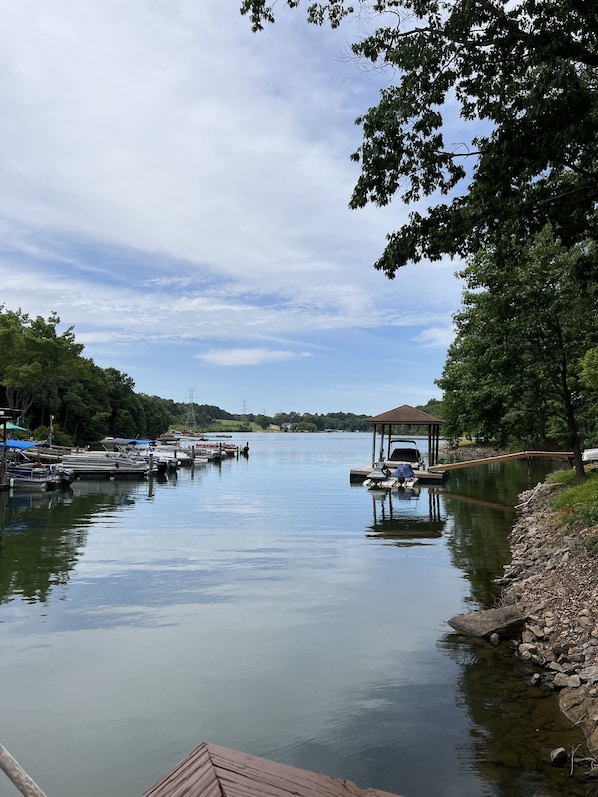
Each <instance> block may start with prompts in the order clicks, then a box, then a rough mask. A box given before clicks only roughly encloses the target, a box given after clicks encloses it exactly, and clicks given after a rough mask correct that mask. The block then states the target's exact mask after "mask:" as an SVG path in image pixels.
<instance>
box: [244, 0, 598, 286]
mask: <svg viewBox="0 0 598 797" xmlns="http://www.w3.org/2000/svg"><path fill="white" fill-rule="evenodd" d="M286 3H287V5H288V6H289V7H291V8H295V7H297V6H298V5H299V0H286ZM366 10H367V11H368V12H370V17H369V20H370V22H371V20H372V19H376V20H377V25H374V26H371V25H370V28H369V32H368V33H367V34H366V35H365V36H364V37H363V38H362V39H361V40H359V41H355V42H354V43H353V44H352V47H351V49H352V51H353V54H354V55H355V56H356V57H358V58H364V59H367V60H368V61H370V62H372V63H373V64H376V65H385V66H388V67H389V68H392V69H393V70H395V75H396V80H395V81H393V82H391V84H390V85H388V86H386V87H384V88H382V89H381V92H380V101H379V103H378V104H377V105H376V106H374V107H372V108H370V109H369V110H367V111H365V112H364V113H363V114H362V115H361V116H360V117H359V118H358V119H357V123H358V124H359V125H361V127H362V129H363V142H362V144H361V146H360V147H359V149H358V150H357V152H355V153H354V154H353V156H352V157H353V159H354V160H356V161H358V162H359V163H360V165H361V174H360V177H359V179H358V181H357V184H356V186H355V189H354V191H353V195H352V197H351V199H350V206H351V207H352V208H358V207H362V206H364V205H366V204H367V203H374V204H376V205H381V206H382V205H387V204H388V203H389V202H390V201H391V200H392V199H393V198H394V197H395V196H398V197H399V198H400V199H402V200H403V201H404V202H406V203H407V204H409V205H414V204H417V206H418V207H417V208H415V209H414V210H413V211H412V212H411V214H410V216H409V219H408V222H407V223H406V224H404V225H403V226H402V227H400V228H399V229H398V230H396V231H393V232H390V233H389V234H388V236H387V243H386V248H385V250H384V252H383V254H382V255H381V257H380V258H379V260H378V261H377V262H376V263H375V266H376V268H378V269H380V270H382V271H383V272H384V273H385V274H386V275H387V276H388V277H389V278H393V276H394V275H395V272H396V270H397V269H398V268H400V267H401V266H403V265H405V264H407V263H409V262H417V261H419V260H421V259H422V258H429V259H433V260H434V259H439V258H441V257H442V256H443V255H458V256H464V255H467V254H471V253H473V252H476V251H478V250H479V249H481V248H483V247H484V246H489V245H492V244H493V242H494V241H495V239H496V236H502V235H504V234H505V230H506V228H508V233H507V234H508V236H509V237H512V236H515V237H518V238H520V239H524V238H526V237H528V236H530V235H533V234H535V233H537V232H539V231H540V230H541V229H543V228H544V226H545V224H546V223H550V224H551V226H552V228H553V230H554V232H555V235H557V236H558V237H559V238H560V239H561V240H562V241H563V243H564V244H565V245H568V246H572V245H574V244H576V243H578V242H580V241H582V240H586V239H588V238H594V239H595V237H596V229H597V227H596V221H597V220H596V201H597V199H598V159H597V155H596V133H597V127H598V72H597V70H598V46H597V41H598V14H597V10H598V3H597V2H596V0H587V1H586V0H583V1H582V0H522V1H521V2H513V3H509V2H506V1H505V0H356V2H355V3H354V4H353V5H351V4H350V3H348V2H346V1H345V0H332V1H331V2H326V3H311V4H308V6H307V18H308V21H310V22H312V23H315V24H323V23H324V22H326V21H328V22H329V23H330V24H331V25H332V26H333V27H336V26H338V25H339V24H341V22H342V20H343V19H344V18H345V17H347V16H349V15H355V14H359V13H361V12H363V11H366ZM241 13H242V14H244V15H247V16H248V17H249V18H250V21H251V25H252V28H253V29H254V30H256V31H257V30H260V29H261V28H263V26H264V24H265V23H268V22H274V19H275V17H274V9H273V5H270V4H269V3H268V2H267V0H243V2H242V4H241ZM457 115H458V116H459V117H460V128H461V129H463V130H469V131H470V132H469V133H466V135H467V136H468V138H466V140H459V141H457V142H456V143H454V139H453V138H452V137H453V136H455V135H456V134H455V133H454V132H451V124H450V123H451V119H454V118H455V116H457ZM449 136H451V138H449ZM424 202H430V205H429V207H428V208H427V209H426V210H422V209H421V206H422V205H423V203H424Z"/></svg>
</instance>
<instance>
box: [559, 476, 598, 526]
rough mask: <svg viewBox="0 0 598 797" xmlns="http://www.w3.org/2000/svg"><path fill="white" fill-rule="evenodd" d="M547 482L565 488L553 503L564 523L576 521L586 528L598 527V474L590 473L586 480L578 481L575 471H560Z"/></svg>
mask: <svg viewBox="0 0 598 797" xmlns="http://www.w3.org/2000/svg"><path fill="white" fill-rule="evenodd" d="M547 481H548V482H550V483H552V484H562V485H563V486H564V487H563V490H562V491H561V492H560V493H559V494H558V495H557V496H556V497H555V499H554V500H553V501H552V502H551V506H552V507H553V508H554V509H556V510H557V511H558V512H559V513H560V515H561V519H562V522H563V523H569V522H575V521H576V522H578V523H583V524H584V525H585V526H598V472H595V471H589V472H588V473H587V475H586V478H585V479H577V478H576V476H575V471H573V470H570V471H558V472H557V473H553V474H551V475H550V476H549V477H548V479H547Z"/></svg>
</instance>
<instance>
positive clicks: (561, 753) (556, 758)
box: [550, 747, 569, 767]
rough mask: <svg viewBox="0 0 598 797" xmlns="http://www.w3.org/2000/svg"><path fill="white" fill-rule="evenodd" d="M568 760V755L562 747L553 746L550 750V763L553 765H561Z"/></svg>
mask: <svg viewBox="0 0 598 797" xmlns="http://www.w3.org/2000/svg"><path fill="white" fill-rule="evenodd" d="M568 760H569V756H568V755H567V751H566V750H565V748H564V747H555V748H554V750H551V751H550V763H551V764H552V766H553V767H562V766H563V765H564V764H566V763H567V761H568Z"/></svg>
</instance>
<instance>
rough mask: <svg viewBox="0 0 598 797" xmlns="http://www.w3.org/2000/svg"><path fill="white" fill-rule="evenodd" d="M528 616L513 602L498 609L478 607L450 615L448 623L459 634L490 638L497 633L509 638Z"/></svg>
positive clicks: (524, 610)
mask: <svg viewBox="0 0 598 797" xmlns="http://www.w3.org/2000/svg"><path fill="white" fill-rule="evenodd" d="M527 617H528V612H527V611H526V609H525V607H524V606H521V605H519V604H513V605H511V606H502V607H500V608H498V609H479V610H478V611H475V612H469V613H468V614H458V615H456V616H455V617H451V619H450V620H449V621H448V623H449V625H450V626H451V627H452V628H454V629H455V631H458V632H459V633H461V634H466V635H467V636H476V637H484V638H490V637H491V636H492V635H493V634H497V635H498V636H499V637H500V638H501V639H511V638H513V637H514V636H516V635H517V633H518V632H519V631H520V630H521V626H522V625H523V623H524V622H525V620H526V619H527Z"/></svg>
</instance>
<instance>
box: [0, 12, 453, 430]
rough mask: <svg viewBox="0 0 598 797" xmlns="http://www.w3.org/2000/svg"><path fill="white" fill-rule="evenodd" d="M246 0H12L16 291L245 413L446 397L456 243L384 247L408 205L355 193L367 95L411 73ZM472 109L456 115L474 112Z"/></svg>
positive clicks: (8, 301)
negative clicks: (250, 10) (396, 72)
mask: <svg viewBox="0 0 598 797" xmlns="http://www.w3.org/2000/svg"><path fill="white" fill-rule="evenodd" d="M239 5H240V1H239V0H218V2H207V0H127V2H123V0H85V2H81V0H44V2H43V3H39V1H38V0H19V1H18V2H17V3H15V2H14V0H0V10H1V12H2V25H1V26H0V75H1V76H2V78H1V83H0V87H1V88H0V92H1V105H2V114H1V116H0V137H1V146H0V277H1V285H2V291H1V293H0V303H3V304H4V305H5V307H6V308H8V309H11V310H16V309H17V308H21V309H22V310H23V311H25V312H28V313H29V314H31V315H34V316H35V315H43V316H44V317H47V316H48V315H49V313H50V312H52V311H56V312H57V313H58V315H59V316H60V318H61V322H62V323H61V330H62V329H64V328H66V327H68V326H73V327H74V331H75V336H76V339H77V341H78V342H80V343H83V344H84V345H85V351H84V354H85V355H86V356H88V357H91V358H92V359H93V360H94V361H95V362H96V363H97V364H98V365H99V366H101V367H114V368H117V369H119V370H120V371H123V372H124V373H126V374H128V375H129V376H130V377H132V378H133V380H134V381H135V386H136V390H137V391H139V392H143V393H149V394H152V395H159V396H162V397H164V398H171V399H174V400H175V401H182V402H185V401H188V400H189V397H190V394H191V391H192V392H193V398H194V400H195V401H196V402H197V403H199V404H214V405H218V406H220V407H222V408H223V409H226V410H228V411H229V412H233V413H237V412H254V413H261V412H265V413H266V414H268V415H273V414H275V413H276V412H279V411H291V410H293V411H296V412H300V413H303V412H314V413H315V412H335V411H346V412H355V413H367V414H377V413H379V412H384V411H385V410H388V409H391V408H392V407H396V406H399V405H401V404H412V405H415V404H422V403H425V402H426V401H427V400H428V399H430V398H432V397H440V391H439V390H438V388H437V387H436V386H435V385H434V380H435V379H436V378H438V377H439V376H440V374H441V372H442V368H443V365H444V360H445V356H446V349H447V346H448V344H449V343H450V341H451V336H452V325H451V316H452V314H453V313H454V312H455V311H456V310H458V309H459V306H460V298H461V290H462V286H461V284H460V282H459V280H458V279H457V278H456V277H455V271H457V270H458V268H460V267H461V265H462V264H460V263H459V262H452V261H450V260H448V259H447V260H446V261H443V262H440V263H420V264H417V265H411V266H408V267H406V268H404V269H402V270H400V271H399V272H398V274H397V277H396V278H395V279H394V280H393V281H389V280H388V279H387V278H386V277H385V276H383V275H382V274H381V273H379V272H377V271H376V270H375V269H374V268H373V263H374V262H375V260H376V259H377V258H378V257H379V255H380V254H381V252H382V250H383V248H384V244H385V235H386V233H387V232H390V231H392V230H394V229H396V228H397V227H398V226H400V224H401V223H402V221H403V220H405V219H406V217H407V213H408V210H409V209H408V208H406V207H404V206H403V205H402V204H401V203H400V202H398V201H397V202H395V203H394V204H393V205H392V206H390V207H387V208H383V209H380V208H375V207H368V208H366V209H363V210H357V211H350V210H349V209H348V202H349V199H350V195H351V191H352V188H353V186H354V184H355V181H356V179H357V177H358V165H356V164H354V163H352V162H351V161H350V158H349V156H350V154H351V153H352V152H353V151H354V150H355V149H356V148H357V147H358V146H359V143H360V140H361V136H360V129H359V128H358V127H357V126H356V125H355V124H354V120H355V118H356V116H357V115H358V114H359V113H361V112H363V111H365V110H366V109H367V108H368V107H370V106H372V105H374V104H376V103H377V101H378V93H379V91H380V88H382V87H383V86H384V85H388V83H389V82H390V81H391V80H393V79H394V78H395V76H393V75H392V73H390V72H384V71H380V70H367V69H364V68H363V66H360V65H359V64H357V63H355V62H354V61H352V60H350V59H348V58H347V57H346V51H347V45H348V43H349V42H350V41H351V40H352V38H353V37H354V36H355V35H360V33H361V32H362V31H361V29H360V25H363V24H367V22H364V20H361V21H357V22H355V23H352V24H351V25H349V26H346V27H343V26H341V28H340V30H337V31H330V30H329V29H327V28H313V27H311V26H308V25H307V24H306V22H305V21H304V16H303V12H302V11H301V10H298V11H294V12H292V11H289V10H288V9H286V8H283V7H282V6H281V5H280V4H279V7H280V19H279V21H278V22H277V23H276V24H275V25H274V26H269V27H268V28H267V29H266V30H265V31H264V32H263V33H260V34H253V33H251V30H250V24H249V21H248V20H247V19H246V18H243V17H241V16H240V14H239V10H238V9H239ZM457 134H458V133H457V129H456V132H455V135H457Z"/></svg>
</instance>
